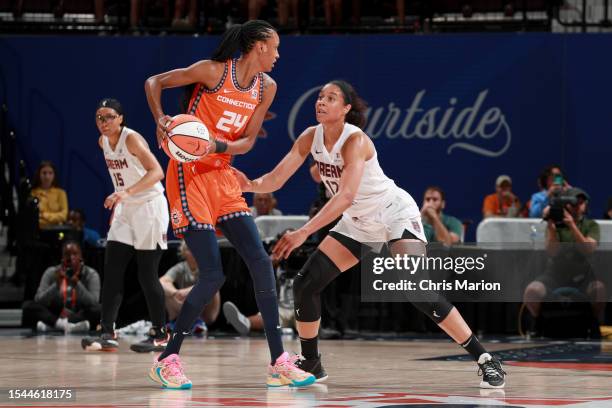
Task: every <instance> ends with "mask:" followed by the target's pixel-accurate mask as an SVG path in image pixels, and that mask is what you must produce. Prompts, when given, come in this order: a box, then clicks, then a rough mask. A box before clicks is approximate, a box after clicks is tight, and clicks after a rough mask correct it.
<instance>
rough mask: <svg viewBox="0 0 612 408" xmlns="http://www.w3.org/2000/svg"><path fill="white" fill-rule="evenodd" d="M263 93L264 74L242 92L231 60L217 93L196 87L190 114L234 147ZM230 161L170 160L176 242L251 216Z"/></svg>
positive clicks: (220, 156)
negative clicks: (189, 232) (193, 232)
mask: <svg viewBox="0 0 612 408" xmlns="http://www.w3.org/2000/svg"><path fill="white" fill-rule="evenodd" d="M262 92H263V74H262V73H259V74H257V75H256V76H255V78H253V80H252V82H251V84H249V86H247V87H246V88H242V87H240V85H239V84H238V81H237V80H236V60H235V59H234V60H228V61H226V63H225V70H224V71H223V76H222V78H221V80H220V81H219V84H218V85H217V86H216V87H215V88H214V89H207V88H206V87H205V86H204V85H203V84H198V85H197V86H196V88H195V89H194V92H193V95H192V96H191V100H190V102H189V111H188V113H190V114H191V115H195V116H197V117H198V118H200V120H202V122H204V124H205V125H206V127H207V128H208V131H209V132H210V134H211V135H212V137H213V138H215V139H219V140H227V141H234V140H237V139H240V137H242V135H243V133H244V131H245V129H246V126H247V124H248V123H249V121H250V120H251V117H252V116H253V112H254V111H255V108H256V107H257V105H259V103H260V102H261V98H262ZM230 161H231V155H229V154H226V153H221V154H219V153H213V154H209V155H206V156H204V157H203V158H202V159H200V160H198V161H195V162H192V163H185V164H182V163H178V162H177V161H174V160H170V163H168V171H167V173H166V194H167V196H168V203H169V205H170V220H171V222H172V229H173V230H174V234H175V235H176V236H178V237H181V235H182V234H183V233H184V232H185V231H187V230H188V229H192V230H214V229H215V225H216V224H217V223H218V222H222V221H225V220H228V219H231V218H235V217H243V216H250V211H249V207H248V205H247V203H246V201H245V200H244V197H242V191H241V190H240V185H239V183H238V181H237V180H236V177H235V176H234V174H233V172H232V170H231V168H230Z"/></svg>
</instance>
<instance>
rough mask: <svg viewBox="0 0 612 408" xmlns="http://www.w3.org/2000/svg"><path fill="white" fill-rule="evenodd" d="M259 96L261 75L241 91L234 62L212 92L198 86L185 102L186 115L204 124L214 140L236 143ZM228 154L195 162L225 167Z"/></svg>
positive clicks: (257, 103)
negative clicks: (187, 104) (186, 103)
mask: <svg viewBox="0 0 612 408" xmlns="http://www.w3.org/2000/svg"><path fill="white" fill-rule="evenodd" d="M262 93H263V74H262V73H261V72H260V73H259V74H257V75H256V76H255V78H253V81H252V82H251V83H250V84H249V85H248V86H247V87H246V88H242V87H241V86H240V85H239V84H238V81H237V80H236V60H235V59H231V60H228V61H226V63H225V70H224V71H223V76H222V77H221V80H220V81H219V84H218V85H217V86H216V87H215V88H214V89H207V88H206V87H205V86H204V85H203V84H198V85H197V86H196V88H195V89H194V92H193V95H192V96H191V100H190V101H189V113H190V114H191V115H195V116H197V117H198V118H200V119H201V120H202V122H204V124H205V125H206V127H207V128H208V131H209V132H210V133H211V135H212V136H213V138H214V139H219V140H221V141H224V140H228V141H234V140H237V139H240V137H241V136H242V134H243V133H244V130H245V128H246V125H247V123H248V122H249V120H250V119H251V117H252V116H253V112H254V111H255V108H256V107H257V105H259V103H260V102H261V97H262ZM230 160H231V156H230V155H229V154H225V153H221V154H209V155H207V156H205V157H204V158H202V159H201V160H199V161H198V163H202V164H205V165H208V166H211V167H213V168H219V167H223V166H224V165H227V164H229V162H230Z"/></svg>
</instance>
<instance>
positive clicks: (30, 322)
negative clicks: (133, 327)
mask: <svg viewBox="0 0 612 408" xmlns="http://www.w3.org/2000/svg"><path fill="white" fill-rule="evenodd" d="M99 297H100V276H99V275H98V272H96V270H95V269H93V268H91V267H89V266H87V265H84V264H83V258H82V255H81V247H80V245H79V244H78V243H77V242H75V241H67V242H65V243H64V245H63V247H62V263H61V264H60V265H56V266H51V267H49V268H47V270H46V271H45V273H44V274H43V276H42V278H41V280H40V285H39V286H38V290H37V291H36V296H34V300H31V301H27V302H25V303H24V304H23V325H24V326H26V327H32V328H33V329H35V330H37V331H39V332H46V331H49V330H62V331H64V333H72V332H77V331H88V330H89V328H90V327H92V326H94V325H96V324H97V323H98V322H99V321H100V309H101V308H100V303H99Z"/></svg>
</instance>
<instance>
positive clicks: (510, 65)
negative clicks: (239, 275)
mask: <svg viewBox="0 0 612 408" xmlns="http://www.w3.org/2000/svg"><path fill="white" fill-rule="evenodd" d="M218 40H219V38H218V37H202V38H186V37H151V38H149V37H145V38H132V37H69V38H65V37H2V38H0V55H2V58H1V59H0V87H1V89H0V97H2V99H3V100H4V101H6V102H7V103H8V106H9V117H10V121H11V124H12V126H13V127H14V128H15V129H16V132H17V137H18V149H19V154H20V155H21V157H23V158H24V159H25V160H26V162H27V164H28V167H29V169H30V171H31V172H33V171H34V169H35V168H36V166H37V165H38V163H39V162H40V160H43V159H50V160H53V161H54V162H55V163H56V164H57V166H58V168H59V175H60V179H61V183H62V185H63V186H64V187H65V188H66V190H67V191H68V195H69V203H70V206H71V207H82V208H84V209H85V210H86V212H87V214H88V216H89V224H90V225H91V226H92V227H94V228H97V229H98V230H101V232H103V233H104V232H105V230H106V225H107V221H108V216H109V214H108V212H107V211H105V210H104V209H103V207H102V202H103V199H104V197H105V196H106V195H108V194H109V193H110V192H111V182H110V179H109V176H108V172H107V170H106V168H105V163H104V160H103V157H102V153H101V151H100V150H99V148H98V146H97V143H96V140H97V137H98V133H97V130H96V127H95V122H94V112H95V107H96V104H97V102H98V101H99V100H100V99H101V98H104V97H115V98H117V99H119V100H121V101H122V103H123V104H124V106H125V110H126V116H127V120H128V124H129V126H130V127H132V128H134V129H136V130H138V131H139V132H140V133H142V134H143V135H144V136H145V137H146V138H147V140H148V141H149V143H150V144H151V145H152V146H154V145H155V141H154V127H155V124H154V121H153V119H152V117H151V114H150V113H149V111H148V108H147V104H146V100H145V95H144V91H143V85H144V81H145V79H146V78H147V77H148V76H150V75H152V74H155V73H158V72H161V71H165V70H169V69H172V68H176V67H182V66H186V65H189V64H190V63H192V62H195V61H196V60H198V59H202V58H206V57H207V56H209V55H210V53H211V52H212V50H213V48H214V47H215V45H216V44H217V42H218ZM610 49H612V36H611V35H553V34H501V35H439V36H392V35H378V36H316V37H310V36H302V37H283V38H282V40H281V48H280V56H281V58H280V60H279V62H278V63H277V64H276V68H275V70H274V72H272V74H271V75H272V76H273V77H274V78H275V80H276V81H277V83H278V93H277V97H276V100H275V102H274V104H273V105H272V108H271V115H270V117H269V119H268V120H266V122H265V123H264V130H265V135H263V136H262V137H261V139H260V140H259V141H258V142H257V144H256V146H255V148H254V150H253V151H252V152H251V153H249V154H248V155H246V156H241V157H238V158H237V160H236V162H235V164H236V166H237V167H239V168H241V169H242V170H244V171H245V172H246V173H247V174H249V175H250V176H257V175H260V174H261V173H262V172H265V171H267V170H269V169H271V168H272V167H273V166H274V164H275V163H276V162H277V161H278V160H280V159H281V158H282V156H283V155H284V154H285V153H286V152H287V151H288V149H289V148H290V146H291V143H292V140H293V139H294V138H295V137H296V136H297V135H299V133H300V132H301V131H302V130H303V129H304V128H305V127H306V126H309V125H311V124H313V123H314V109H313V107H314V100H315V96H316V90H317V89H318V87H320V86H321V85H323V84H324V83H325V82H327V81H329V80H331V79H334V78H343V79H346V80H348V81H350V82H352V83H353V84H354V85H355V86H356V88H357V90H358V91H359V92H360V94H361V95H362V96H363V97H364V98H365V99H366V100H367V102H368V103H369V105H370V111H369V123H368V125H367V126H366V129H365V130H366V132H367V133H368V134H369V135H370V137H372V138H373V139H374V140H375V143H376V146H377V149H378V151H379V155H380V158H381V163H382V166H383V168H384V170H385V171H386V172H387V174H388V175H389V176H391V177H392V178H394V179H395V180H396V182H397V183H398V185H400V186H402V187H403V188H405V189H406V190H407V191H408V192H410V193H411V194H412V195H413V196H414V197H415V199H416V200H417V202H419V203H420V202H421V197H422V193H423V190H424V189H425V187H426V186H427V185H431V184H435V185H439V186H441V187H442V188H444V189H445V190H446V191H447V202H448V204H447V212H448V213H451V214H453V215H456V216H458V217H460V218H464V219H472V220H474V221H475V222H478V221H479V220H480V219H481V206H482V199H483V197H484V196H485V195H486V194H488V193H491V192H492V191H493V190H494V182H495V178H496V177H497V176H498V175H499V174H509V175H510V176H511V177H512V179H513V181H514V190H515V192H516V193H517V194H518V195H519V197H520V198H521V200H522V201H523V202H524V201H526V200H527V199H528V198H529V197H530V195H531V194H532V193H533V192H535V191H536V190H537V185H536V178H537V175H538V174H539V172H540V170H541V169H542V168H543V167H544V166H546V165H548V164H550V163H559V164H561V165H562V166H563V167H564V169H565V170H566V173H567V174H568V178H569V181H570V182H571V183H572V184H574V185H577V186H580V187H582V188H584V189H585V190H586V191H588V192H589V193H590V194H591V197H592V203H591V215H592V216H594V217H595V218H599V217H601V214H602V213H603V210H604V207H605V202H606V200H607V198H608V196H610V195H612V189H611V183H610V175H612V171H611V167H610V165H609V162H608V160H610V157H611V154H610V153H611V152H612V137H611V136H612V115H611V112H612V107H611V105H610V95H611V94H612V92H611V91H612V80H611V75H610V73H611V72H612V53H610V52H609V50H610ZM179 94H180V92H179V91H178V90H173V91H168V92H165V93H164V106H165V110H166V112H167V113H168V114H171V115H172V114H175V113H178V112H179V108H178V99H179ZM153 150H155V152H156V155H157V157H158V158H159V159H160V161H161V162H162V165H163V166H164V167H165V164H166V162H167V158H166V157H165V156H164V154H163V153H162V152H161V151H157V149H155V148H154V149H153ZM606 163H608V164H606ZM315 196H316V191H315V185H314V183H313V182H312V181H311V180H310V178H309V175H308V172H307V169H306V168H302V169H301V170H300V173H299V174H298V175H296V177H294V178H293V179H292V180H291V181H290V182H289V183H288V184H287V185H286V186H285V187H284V188H283V189H282V190H281V191H279V192H278V193H277V198H278V201H279V207H280V209H281V210H283V211H284V212H285V213H288V214H298V213H305V212H306V211H307V209H308V207H309V204H310V202H311V201H312V200H313V199H314V197H315ZM249 200H250V198H249ZM472 231H473V228H472ZM472 236H473V235H472Z"/></svg>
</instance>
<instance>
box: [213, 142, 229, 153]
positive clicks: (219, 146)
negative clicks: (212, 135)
mask: <svg viewBox="0 0 612 408" xmlns="http://www.w3.org/2000/svg"><path fill="white" fill-rule="evenodd" d="M226 150H227V143H225V142H222V141H220V140H215V153H223V152H225V151H226Z"/></svg>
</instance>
